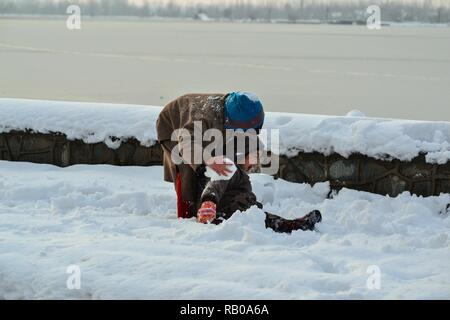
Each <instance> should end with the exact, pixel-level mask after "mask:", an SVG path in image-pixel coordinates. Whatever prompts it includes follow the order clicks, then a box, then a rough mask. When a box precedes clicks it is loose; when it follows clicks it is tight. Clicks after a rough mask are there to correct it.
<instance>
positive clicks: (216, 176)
mask: <svg viewBox="0 0 450 320" xmlns="http://www.w3.org/2000/svg"><path fill="white" fill-rule="evenodd" d="M223 163H227V164H229V166H228V167H227V169H228V170H229V172H228V174H226V175H224V176H222V175H220V174H218V173H217V172H215V171H214V170H213V169H211V168H210V167H206V172H205V176H207V177H208V178H210V179H211V181H218V180H230V179H231V178H232V177H233V175H234V173H235V172H236V170H237V168H236V165H235V164H234V162H233V160H231V159H228V158H224V159H223Z"/></svg>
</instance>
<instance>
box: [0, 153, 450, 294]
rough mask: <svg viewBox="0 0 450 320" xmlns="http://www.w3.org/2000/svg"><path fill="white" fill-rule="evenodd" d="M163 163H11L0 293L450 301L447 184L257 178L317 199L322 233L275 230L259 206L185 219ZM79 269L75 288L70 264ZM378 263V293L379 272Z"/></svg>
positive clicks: (271, 201)
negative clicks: (430, 187) (218, 217)
mask: <svg viewBox="0 0 450 320" xmlns="http://www.w3.org/2000/svg"><path fill="white" fill-rule="evenodd" d="M162 177H163V170H162V167H149V168H145V167H114V166H104V165H98V166H89V165H86V166H85V165H79V166H73V167H69V168H58V167H54V166H49V165H38V164H30V163H20V162H6V161H0V299H3V298H5V299H11V298H31V299H36V298H47V299H54V298H74V299H80V298H83V299H91V298H94V299H110V298H119V299H122V298H123V299H132V298H137V299H143V298H150V299H163V298H167V299H177V298H180V299H225V300H226V299H248V298H251V299H299V298H306V299H314V298H322V299H330V298H336V299H341V298H349V299H378V298H393V299H433V298H437V299H448V298H449V297H450V268H449V265H450V255H449V252H450V250H449V249H450V241H449V237H450V218H449V217H448V215H440V214H439V212H440V211H443V210H444V208H445V207H446V205H447V204H448V203H449V202H450V195H449V194H442V195H441V196H439V197H428V198H421V197H417V196H411V195H410V194H409V193H403V194H402V195H400V196H398V197H397V198H390V197H384V196H380V195H374V194H369V193H365V192H358V191H354V190H348V189H343V190H342V191H341V192H340V193H339V194H338V195H337V196H335V197H334V199H326V194H327V193H328V191H329V187H328V184H326V183H320V184H316V185H315V186H314V187H311V186H309V185H307V184H294V183H289V182H286V181H283V180H274V179H273V178H272V177H270V176H266V175H261V174H255V175H252V176H251V179H252V183H253V185H254V188H255V192H256V194H257V196H258V199H259V200H260V201H262V202H263V203H264V205H265V209H266V210H268V211H271V212H274V213H279V214H281V215H283V216H286V217H297V216H300V215H303V214H305V213H306V212H308V211H310V210H313V209H319V210H321V211H322V213H323V222H322V223H321V224H320V225H319V232H302V231H297V232H294V233H293V234H292V235H285V234H277V233H274V232H272V231H271V230H266V229H265V228H264V214H263V213H262V212H261V211H260V210H258V209H256V208H252V209H251V210H250V211H248V212H246V213H236V214H235V215H234V216H233V217H232V218H231V219H230V220H229V221H226V222H224V223H223V224H222V225H219V226H215V225H203V224H198V223H196V222H195V220H194V219H191V220H180V221H179V220H177V219H176V205H175V193H174V191H173V185H172V184H170V183H165V182H163V181H162V180H163V179H162ZM71 265H76V266H78V267H79V268H80V270H81V288H80V289H79V290H69V289H68V288H67V287H66V282H67V279H68V277H69V276H70V274H67V273H66V271H67V267H68V266H71ZM371 266H377V267H378V268H379V270H380V272H381V273H380V288H379V289H373V288H372V289H370V287H367V281H368V279H369V276H371V274H368V273H367V271H368V270H369V271H370V270H374V269H373V268H374V267H371Z"/></svg>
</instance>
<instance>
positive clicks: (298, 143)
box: [0, 98, 450, 164]
mask: <svg viewBox="0 0 450 320" xmlns="http://www.w3.org/2000/svg"><path fill="white" fill-rule="evenodd" d="M160 110H161V107H156V106H144V105H125V104H106V103H81V102H62V101H45V100H25V99H6V98H0V133H2V132H9V131H12V130H26V129H29V130H33V131H36V132H40V133H50V132H59V133H64V134H65V135H66V136H67V137H68V139H80V140H83V141H84V142H86V143H96V142H105V143H106V144H107V145H108V146H109V147H110V148H118V147H119V146H120V144H121V142H122V141H125V140H127V139H130V138H135V139H137V140H138V141H140V143H141V144H142V145H144V146H151V145H153V144H154V143H155V141H156V130H155V123H156V119H157V117H158V114H159V112H160ZM264 128H268V129H269V128H270V129H274V128H276V129H280V153H281V154H283V155H287V156H294V155H296V154H297V152H298V151H303V152H320V153H323V154H325V155H329V154H331V153H338V154H340V155H342V156H345V157H347V156H349V155H351V154H352V153H361V154H364V155H367V156H370V157H373V158H376V159H386V158H387V159H389V158H395V159H399V160H403V161H409V160H411V159H413V158H414V157H416V156H418V155H419V154H420V153H425V154H426V160H427V162H429V163H438V164H444V163H446V162H448V161H449V160H450V122H448V121H414V120H396V119H381V118H368V117H364V115H363V114H361V113H360V112H356V111H352V112H350V113H349V114H348V115H347V116H322V115H309V114H292V113H278V112H267V113H266V121H265V124H264ZM113 137H114V138H115V139H113ZM269 147H270V146H269Z"/></svg>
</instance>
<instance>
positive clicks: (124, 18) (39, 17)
mask: <svg viewBox="0 0 450 320" xmlns="http://www.w3.org/2000/svg"><path fill="white" fill-rule="evenodd" d="M66 18H67V15H51V14H44V15H40V14H0V20H9V19H23V20H59V19H66ZM83 20H88V21H139V22H199V23H237V24H240V23H248V24H290V25H295V24H298V25H330V26H336V25H338V26H364V25H365V24H366V23H365V21H350V20H329V21H322V20H297V21H289V20H285V19H272V20H270V21H268V20H264V19H255V20H251V19H233V20H231V19H208V20H201V19H194V18H171V17H157V16H155V17H138V16H90V15H84V16H83ZM381 26H383V27H433V28H435V27H438V28H449V27H450V23H430V22H417V21H408V22H393V21H382V23H381Z"/></svg>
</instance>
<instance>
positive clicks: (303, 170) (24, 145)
mask: <svg viewBox="0 0 450 320" xmlns="http://www.w3.org/2000/svg"><path fill="white" fill-rule="evenodd" d="M0 160H10V161H29V162H35V163H46V164H53V165H57V166H62V167H64V166H69V165H74V164H110V165H121V166H131V165H134V166H151V165H161V164H162V150H161V147H160V146H159V145H158V144H155V145H153V146H150V147H145V146H142V145H141V144H140V143H139V141H137V140H135V139H130V140H128V141H126V142H123V143H122V144H121V146H120V147H119V148H117V149H111V148H109V147H108V146H107V145H106V144H105V143H103V142H101V143H94V144H87V143H85V142H83V141H81V140H68V139H67V137H66V136H65V135H64V134H58V133H52V134H42V133H34V132H26V131H10V132H8V133H0ZM278 177H280V178H283V179H285V180H288V181H292V182H307V183H310V184H314V183H316V182H322V181H330V183H331V186H332V187H333V189H340V188H342V187H346V188H351V189H356V190H363V191H369V192H373V193H378V194H387V195H390V196H396V195H398V194H400V193H401V192H403V191H410V192H411V193H414V194H417V195H422V196H431V195H438V194H440V193H450V162H447V163H446V164H442V165H440V164H430V163H427V162H426V161H425V156H424V155H421V156H419V157H416V158H414V159H413V160H412V161H409V162H405V161H400V160H392V161H383V160H376V159H373V158H370V157H368V156H365V155H361V154H353V155H351V156H350V157H348V158H344V157H343V156H340V155H338V154H332V155H329V156H325V155H323V154H320V153H299V154H298V155H296V156H293V157H287V156H281V157H280V170H279V172H278Z"/></svg>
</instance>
